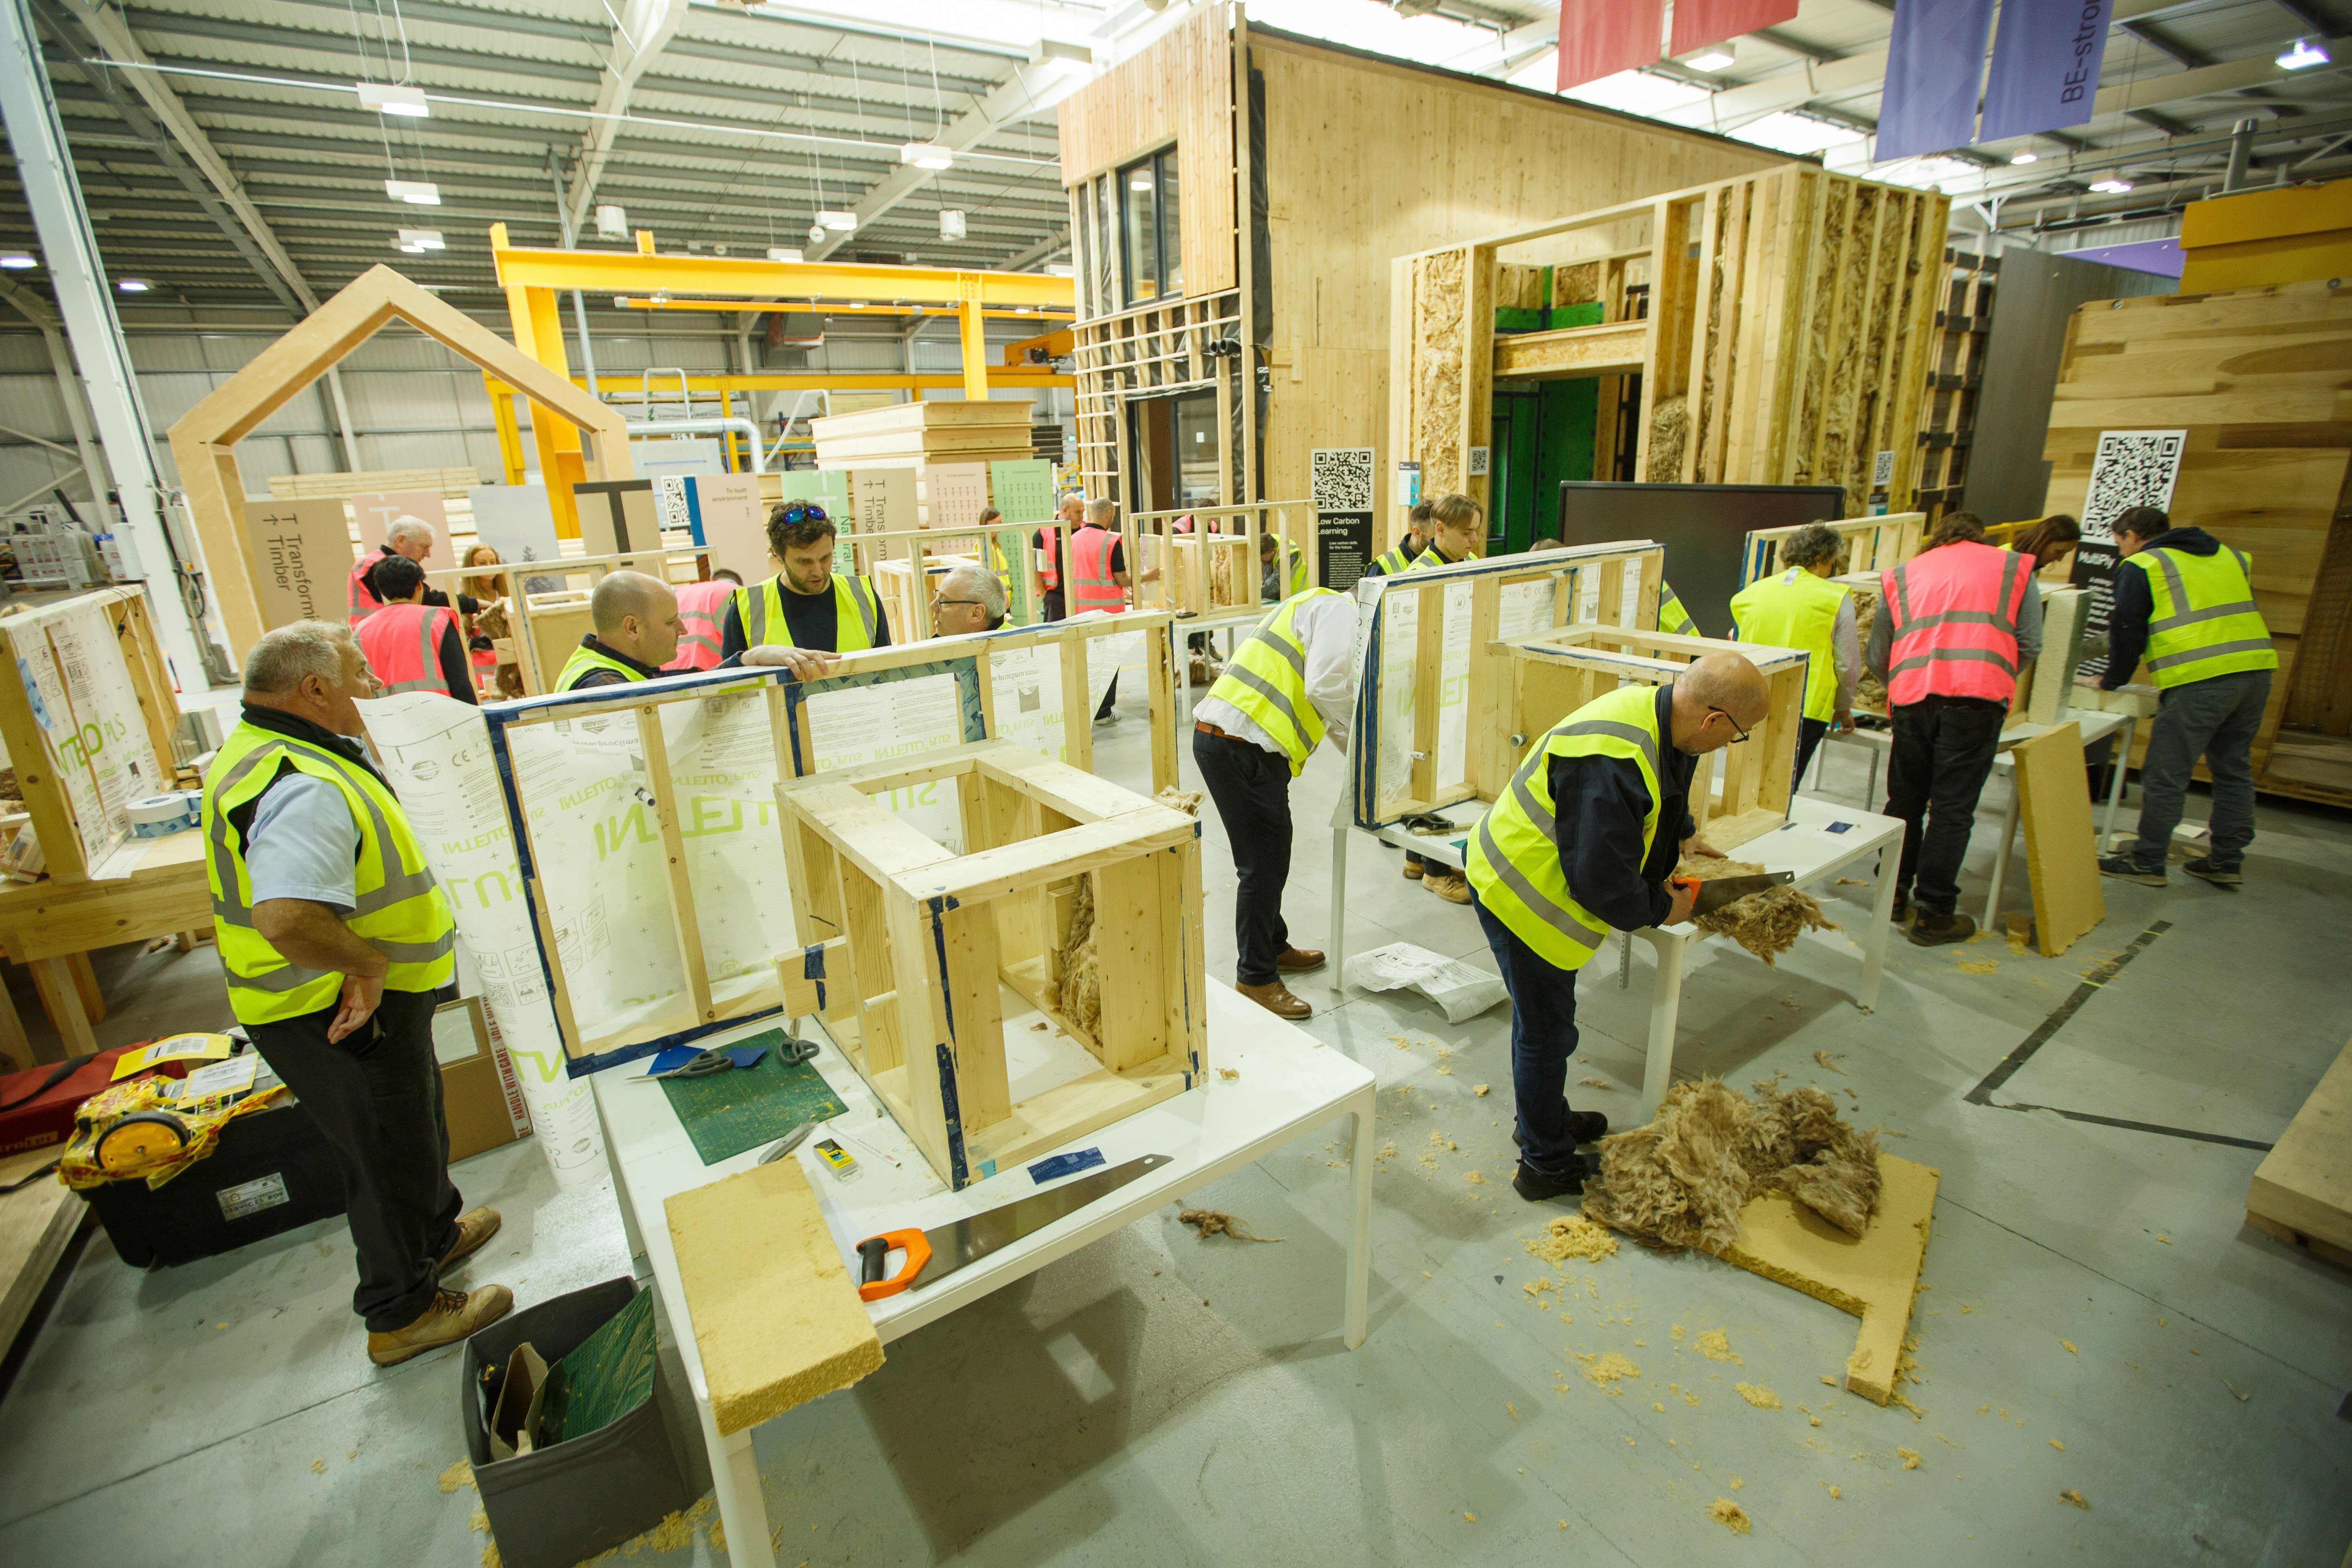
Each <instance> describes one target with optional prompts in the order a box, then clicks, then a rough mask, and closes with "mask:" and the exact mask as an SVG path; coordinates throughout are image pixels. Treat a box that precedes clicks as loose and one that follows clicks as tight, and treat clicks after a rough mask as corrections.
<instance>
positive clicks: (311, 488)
mask: <svg viewBox="0 0 2352 1568" xmlns="http://www.w3.org/2000/svg"><path fill="white" fill-rule="evenodd" d="M481 482H482V472H481V470H480V469H479V468H371V469H367V470H365V471H363V472H360V473H351V474H341V473H339V474H272V475H270V476H269V496H270V499H271V500H309V499H310V498H311V497H314V496H369V495H376V494H379V493H382V492H384V491H389V490H438V491H440V492H442V493H443V494H445V495H458V496H462V495H464V494H465V493H466V492H467V490H470V489H473V488H474V487H475V486H476V485H478V484H480V483H481Z"/></svg>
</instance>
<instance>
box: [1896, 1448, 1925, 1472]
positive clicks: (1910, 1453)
mask: <svg viewBox="0 0 2352 1568" xmlns="http://www.w3.org/2000/svg"><path fill="white" fill-rule="evenodd" d="M1895 1458H1898V1459H1900V1460H1902V1461H1903V1468H1905V1469H1906V1470H1916V1469H1917V1468H1919V1450H1918V1449H1916V1448H1897V1449H1895Z"/></svg>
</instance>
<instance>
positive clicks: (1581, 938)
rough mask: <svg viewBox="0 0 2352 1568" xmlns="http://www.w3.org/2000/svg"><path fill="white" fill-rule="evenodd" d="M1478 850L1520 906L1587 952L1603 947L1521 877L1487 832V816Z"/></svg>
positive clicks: (1481, 825) (1482, 822)
mask: <svg viewBox="0 0 2352 1568" xmlns="http://www.w3.org/2000/svg"><path fill="white" fill-rule="evenodd" d="M1478 847H1479V848H1480V849H1482V850H1484V851H1485V852H1486V866H1487V868H1488V869H1489V870H1491V871H1493V872H1494V873H1495V879H1496V881H1498V882H1500V883H1502V884H1503V886H1505V887H1506V888H1508V889H1510V890H1511V891H1512V893H1513V894H1515V895H1516V896H1517V899H1518V900H1519V902H1520V903H1522V904H1524V905H1526V906H1527V909H1528V913H1530V914H1532V915H1534V916H1535V917H1536V918H1537V919H1538V920H1539V921H1543V923H1544V924H1546V925H1548V926H1549V927H1551V929H1552V930H1554V931H1558V932H1559V934H1560V935H1562V936H1564V937H1566V938H1567V939H1568V940H1569V942H1570V943H1572V944H1573V945H1575V946H1577V947H1580V948H1582V949H1583V950H1584V951H1585V952H1592V951H1593V950H1594V949H1596V948H1598V947H1599V946H1600V945H1601V940H1600V938H1599V936H1598V935H1597V934H1595V933H1594V931H1592V929H1591V927H1589V926H1587V925H1586V924H1585V923H1584V922H1583V921H1580V920H1578V919H1577V918H1576V917H1575V916H1573V915H1571V914H1570V913H1569V912H1568V911H1567V910H1564V909H1561V908H1560V907H1559V905H1558V904H1557V903H1555V902H1553V901H1552V900H1550V899H1549V897H1547V896H1545V895H1544V894H1542V893H1538V892H1537V891H1536V889H1535V884H1533V883H1532V882H1529V881H1528V879H1526V878H1525V877H1523V876H1521V875H1520V874H1519V868H1517V866H1514V865H1512V864H1511V862H1510V861H1509V859H1508V858H1506V857H1505V856H1504V854H1503V852H1502V851H1501V850H1500V849H1498V848H1496V847H1495V836H1494V834H1493V833H1492V832H1491V831H1490V830H1489V829H1488V828H1487V826H1486V817H1484V816H1482V817H1480V818H1479V819H1478Z"/></svg>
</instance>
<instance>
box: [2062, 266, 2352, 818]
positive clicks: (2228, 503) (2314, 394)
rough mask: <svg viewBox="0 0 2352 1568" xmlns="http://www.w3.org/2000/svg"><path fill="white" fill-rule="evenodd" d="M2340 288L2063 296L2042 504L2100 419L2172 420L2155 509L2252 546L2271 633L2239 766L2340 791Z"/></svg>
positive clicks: (2345, 455) (2343, 513)
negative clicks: (2266, 668)
mask: <svg viewBox="0 0 2352 1568" xmlns="http://www.w3.org/2000/svg"><path fill="white" fill-rule="evenodd" d="M2347 369H2352V289H2341V288H2336V287H2333V286H2331V285H2330V284H2328V283H2326V282H2312V283H2285V284H2278V285H2274V286H2272V287H2267V288H2261V289H2238V290H2235V291H2233V292H2230V293H2223V294H2159V295H2149V296H2147V297H2146V298H2143V299H2134V300H2095V301H2093V302H2092V303H2090V304H2087V305H2084V307H2083V308H2082V309H2080V310H2077V311H2075V313H2074V320H2073V321H2071V322H2070V323H2069V324H2068V326H2067V330H2066V357H2065V362H2064V364H2063V368H2062V369H2061V370H2060V372H2059V375H2058V390H2057V395H2056V398H2055V401H2054V402H2053V405H2052V407H2051V411H2050V435H2049V439H2048V441H2047V444H2046V445H2045V446H2044V447H2043V449H2042V456H2043V457H2044V458H2048V459H2049V461H2050V464H2051V469H2050V490H2049V493H2048V495H2047V496H2046V497H2045V498H2044V500H2043V503H2042V510H2043V512H2044V514H2045V515H2046V514H2048V513H2050V512H2053V511H2063V512H2070V513H2073V514H2074V515H2076V516H2081V515H2082V514H2083V513H2084V511H2086V510H2089V508H2088V506H2087V504H2086V503H2087V502H2088V500H2089V489H2090V479H2091V467H2092V462H2093V459H2094V458H2095V455H2096V453H2097V450H2098V445H2099V435H2100V432H2102V431H2106V430H2185V431H2187V432H2188V437H2187V439H2186V441H2185V442H2184V443H2183V448H2182V452H2181V458H2180V471H2179V478H2178V479H2176V480H2175V482H2174V485H2173V490H2172V506H2171V509H2170V510H2171V515H2172V521H2174V522H2175V523H2176V524H2179V525H2182V526H2189V527H2197V528H2202V529H2204V530H2206V531H2209V532H2210V533H2211V534H2213V535H2214V537H2216V538H2217V539H2219V540H2221V542H2222V543H2224V544H2227V545H2230V546H2231V547H2233V548H2235V549H2238V550H2242V551H2244V552H2246V553H2247V554H2248V555H2250V556H2252V559H2253V567H2254V570H2253V585H2254V598H2255V603H2256V604H2257V605H2258V606H2259V607H2260V608H2261V610H2262V613H2263V620H2264V621H2265V622H2267V623H2268V624H2269V626H2270V630H2271V640H2272V642H2273V645H2274V646H2275V647H2277V649H2278V655H2279V673H2278V675H2277V677H2275V678H2274V679H2273V685H2272V688H2271V705H2270V709H2269V710H2268V711H2267V712H2265V713H2264V714H2263V728H2262V731H2261V733H2260V734H2259V735H2258V736H2257V737H2256V738H2255V742H2254V784H2255V787H2256V788H2258V789H2262V790H2265V791H2268V792H2270V793H2272V794H2274V795H2292V796H2294V797H2296V798H2299V799H2304V800H2313V801H2321V802H2325V803H2327V804H2331V805H2352V515H2347V503H2352V423H2347V420H2346V418H2345V415H2344V412H2343V409H2344V393H2343V391H2342V387H2343V385H2344V379H2345V374H2346V372H2347Z"/></svg>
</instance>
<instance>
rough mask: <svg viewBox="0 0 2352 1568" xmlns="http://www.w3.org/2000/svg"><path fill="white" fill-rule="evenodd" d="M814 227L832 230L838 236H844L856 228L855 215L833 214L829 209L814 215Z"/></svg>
mask: <svg viewBox="0 0 2352 1568" xmlns="http://www.w3.org/2000/svg"><path fill="white" fill-rule="evenodd" d="M816 226H817V227H819V228H829V229H832V230H834V231H835V233H838V234H846V233H848V232H849V231H850V230H851V229H853V228H856V226H857V215H856V213H845V212H835V211H833V210H832V209H831V208H827V209H826V210H825V211H824V212H821V213H819V214H817V215H816Z"/></svg>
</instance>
